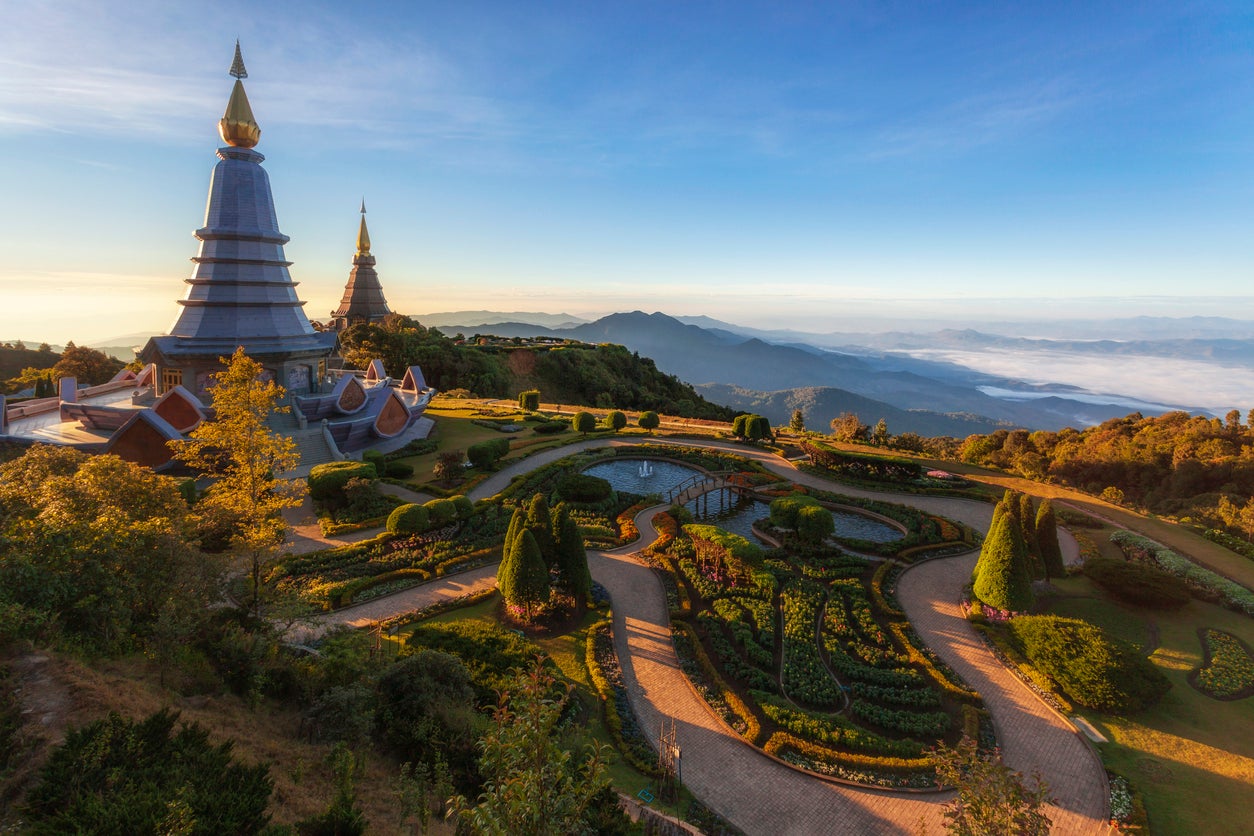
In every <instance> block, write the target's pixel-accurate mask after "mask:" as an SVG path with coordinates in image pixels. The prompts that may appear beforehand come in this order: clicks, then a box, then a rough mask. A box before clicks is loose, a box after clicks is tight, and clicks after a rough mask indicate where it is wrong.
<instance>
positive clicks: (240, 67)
mask: <svg viewBox="0 0 1254 836" xmlns="http://www.w3.org/2000/svg"><path fill="white" fill-rule="evenodd" d="M231 75H233V76H235V77H236V78H248V70H246V69H244V56H243V55H242V54H241V53H240V51H239V38H236V39H235V60H234V61H232V62H231Z"/></svg>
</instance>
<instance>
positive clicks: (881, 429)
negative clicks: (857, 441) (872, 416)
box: [871, 418, 890, 447]
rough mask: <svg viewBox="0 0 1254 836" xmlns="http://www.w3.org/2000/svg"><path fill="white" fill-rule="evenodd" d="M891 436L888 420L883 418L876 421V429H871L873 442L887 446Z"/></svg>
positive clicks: (877, 445)
mask: <svg viewBox="0 0 1254 836" xmlns="http://www.w3.org/2000/svg"><path fill="white" fill-rule="evenodd" d="M889 437H890V434H889V432H888V422H887V421H885V420H884V419H883V418H881V419H880V420H878V421H876V422H875V429H873V430H871V443H872V444H874V445H875V446H876V447H887V446H888V439H889Z"/></svg>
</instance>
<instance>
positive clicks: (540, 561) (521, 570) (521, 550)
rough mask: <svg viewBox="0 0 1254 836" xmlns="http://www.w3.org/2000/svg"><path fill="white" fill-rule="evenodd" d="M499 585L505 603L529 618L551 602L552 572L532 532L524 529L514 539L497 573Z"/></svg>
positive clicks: (497, 583)
mask: <svg viewBox="0 0 1254 836" xmlns="http://www.w3.org/2000/svg"><path fill="white" fill-rule="evenodd" d="M496 585H497V587H498V588H499V589H500V590H501V597H502V598H504V599H505V603H506V604H508V605H510V606H511V607H520V608H522V611H523V612H524V613H525V614H526V617H527V618H531V615H532V613H533V612H535V608H536V607H537V606H539V605H541V604H543V603H545V602H547V601H548V600H549V569H548V567H547V566H545V565H544V558H542V557H541V556H540V547H539V546H537V545H536V538H535V537H534V536H533V535H532V533H531V530H530V529H527V528H523V529H521V530H520V531H519V532H518V536H517V537H515V538H514V540H513V543H512V544H511V547H510V549H509V554H508V556H507V557H506V558H505V559H504V560H502V561H501V566H500V568H499V569H498V570H497V573H496Z"/></svg>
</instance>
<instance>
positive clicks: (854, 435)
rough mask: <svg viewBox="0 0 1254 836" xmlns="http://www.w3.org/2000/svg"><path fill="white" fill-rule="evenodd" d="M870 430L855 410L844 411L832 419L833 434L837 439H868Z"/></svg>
mask: <svg viewBox="0 0 1254 836" xmlns="http://www.w3.org/2000/svg"><path fill="white" fill-rule="evenodd" d="M869 430H870V427H868V426H867V425H866V424H864V423H862V422H861V421H859V420H858V415H857V413H855V412H842V413H840V414H839V415H837V416H836V417H835V418H833V419H832V436H833V437H835V439H836V440H837V441H866V437H867V432H868V431H869Z"/></svg>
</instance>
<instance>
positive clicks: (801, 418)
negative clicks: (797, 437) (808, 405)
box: [788, 409, 806, 433]
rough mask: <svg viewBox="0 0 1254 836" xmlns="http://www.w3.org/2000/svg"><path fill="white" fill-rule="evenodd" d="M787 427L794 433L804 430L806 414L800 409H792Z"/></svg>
mask: <svg viewBox="0 0 1254 836" xmlns="http://www.w3.org/2000/svg"><path fill="white" fill-rule="evenodd" d="M788 428H789V429H790V430H792V431H793V432H795V433H801V432H805V429H806V416H805V413H804V412H802V411H801V410H800V409H794V410H793V411H792V417H791V418H789V419H788Z"/></svg>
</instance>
